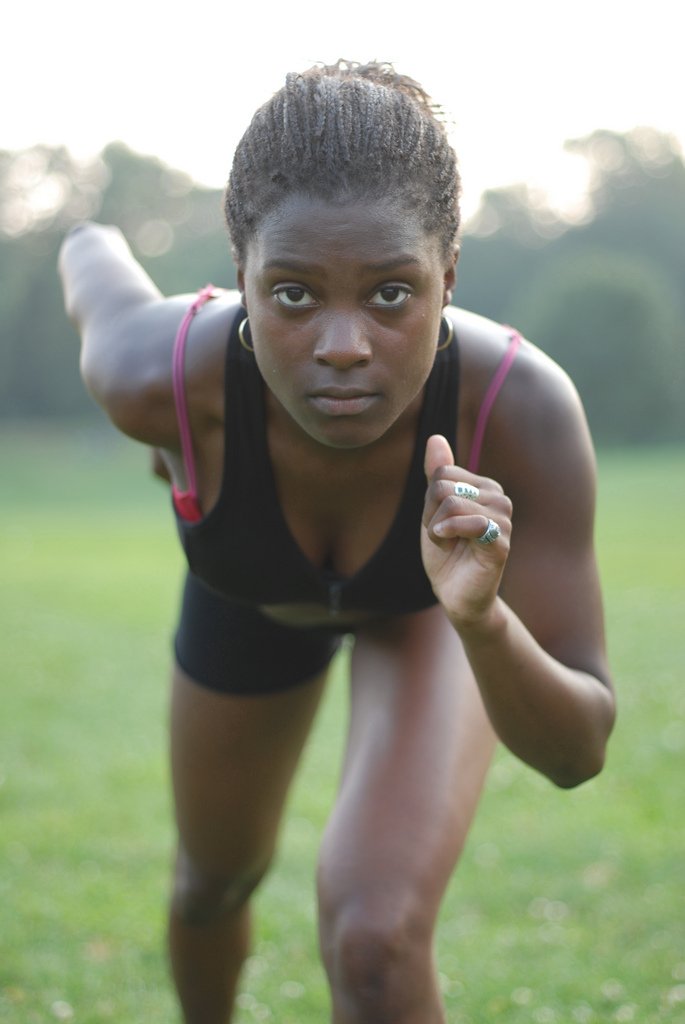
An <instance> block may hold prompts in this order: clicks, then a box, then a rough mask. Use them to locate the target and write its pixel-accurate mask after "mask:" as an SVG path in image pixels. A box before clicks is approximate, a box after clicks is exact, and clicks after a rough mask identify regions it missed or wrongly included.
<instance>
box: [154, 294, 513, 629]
mask: <svg viewBox="0 0 685 1024" xmlns="http://www.w3.org/2000/svg"><path fill="white" fill-rule="evenodd" d="M212 294H213V290H212V289H211V288H209V287H208V288H206V289H203V292H201V293H200V295H199V296H198V299H196V301H195V303H193V306H192V307H191V308H190V309H189V310H188V312H187V314H186V316H185V317H184V320H183V322H182V324H181V327H180V328H179V333H178V336H177V339H176V346H175V352H174V378H175V383H174V388H175V396H176V405H177V412H178V418H179V426H180V428H181V438H182V443H183V455H184V461H185V466H186V474H187V480H188V485H189V486H188V491H186V492H184V493H181V492H179V491H178V490H176V489H174V492H173V493H174V510H175V513H176V520H177V525H178V532H179V536H180V540H181V544H182V546H183V549H184V551H185V554H186V557H187V560H188V565H189V568H190V571H191V572H192V573H193V574H195V575H196V576H197V577H198V578H199V579H200V580H201V581H202V582H203V583H205V584H206V585H207V586H209V587H210V588H212V589H213V590H215V591H217V592H218V593H219V594H220V595H222V596H223V597H225V598H227V599H228V600H231V601H235V602H238V603H243V604H249V605H253V606H269V605H285V604H315V605H323V606H325V607H327V608H328V609H329V612H330V613H331V614H333V615H335V614H337V613H340V612H347V611H353V612H363V613H370V614H372V615H387V614H402V613H406V612H413V611H419V610H421V609H423V608H427V607H429V606H430V605H433V604H435V603H436V598H435V596H434V594H433V591H432V589H431V585H430V583H429V581H428V577H427V576H426V574H425V572H424V569H423V564H422V561H421V549H420V525H421V513H422V510H423V503H424V498H425V493H426V481H425V476H424V472H423V457H424V452H425V448H426V442H427V440H428V438H429V437H430V436H431V435H432V434H442V435H443V436H444V437H446V438H447V440H448V441H449V443H450V445H451V446H452V450H453V451H455V450H456V445H455V441H456V436H455V435H456V424H457V396H458V393H459V355H458V345H457V339H456V337H455V338H454V340H453V342H452V344H451V345H448V346H447V347H446V348H444V349H442V350H440V349H439V350H438V351H437V352H436V357H435V363H434V365H433V368H432V370H431V373H430V375H429V377H428V381H427V382H426V387H425V391H424V399H423V405H422V408H421V412H420V416H419V423H418V429H417V433H416V440H415V443H414V451H413V454H412V459H411V464H410V468H409V472H408V475H407V479H406V481H405V486H404V491H403V495H402V499H401V501H400V504H399V507H398V509H397V512H396V514H395V518H394V520H393V522H392V524H391V526H390V528H389V530H388V533H387V534H386V536H385V539H384V540H383V542H382V543H381V545H380V546H379V547H378V548H377V550H376V551H375V553H374V554H373V555H372V556H371V558H370V559H369V560H368V562H366V564H365V565H363V566H362V568H361V569H360V570H359V571H358V572H357V573H355V574H354V575H353V576H349V577H346V576H339V575H337V574H336V573H334V572H330V571H328V570H325V569H319V568H318V567H317V566H315V565H314V564H313V563H312V562H310V561H309V559H308V558H307V557H306V556H305V555H304V553H303V552H302V550H301V549H300V547H299V545H298V544H297V542H296V541H295V539H294V537H293V536H292V534H291V532H290V530H289V528H288V526H287V524H286V521H285V518H284V516H283V513H282V511H281V508H280V504H279V501H278V496H277V493H276V486H275V481H274V476H273V471H272V466H271V461H270V457H269V451H268V446H267V438H266V426H265V423H266V419H265V405H264V390H263V389H264V382H263V380H262V377H261V374H260V373H259V370H258V368H257V364H256V362H255V359H254V356H253V355H252V354H251V353H250V352H248V351H246V350H245V349H244V348H243V347H242V346H241V344H240V340H239V337H238V325H239V323H240V321H241V319H242V318H243V317H244V315H245V313H244V310H242V309H238V311H237V314H236V317H235V319H234V322H233V324H232V327H231V331H230V335H229V339H228V346H227V352H226V371H225V425H224V464H223V478H222V483H221V490H220V493H219V498H218V500H217V503H216V504H215V505H214V507H213V508H212V509H211V511H210V512H209V513H208V514H207V515H206V516H204V517H202V514H201V512H200V509H199V505H198V503H197V495H196V487H195V471H194V463H193V455H192V444H191V438H190V431H189V427H188V416H187V410H186V406H185V395H184V388H183V349H184V345H185V341H186V336H187V333H188V327H189V325H190V322H191V321H192V318H193V316H194V315H195V313H196V312H197V310H198V309H199V308H200V306H201V305H202V304H203V302H205V301H206V300H207V299H208V298H210V297H211V295H212ZM518 340H520V339H519V336H518V335H515V336H514V338H513V339H512V345H510V346H509V349H508V350H507V355H506V356H505V360H503V363H502V365H501V366H500V368H499V370H498V374H499V375H500V377H501V379H500V380H499V381H498V380H497V376H498V374H496V375H495V378H493V381H492V383H491V386H490V389H489V391H488V393H487V395H486V399H485V401H484V403H483V408H482V409H481V413H482V415H481V416H479V420H478V423H477V425H476V432H475V435H474V447H473V448H472V453H471V458H470V459H469V468H474V469H475V465H477V459H478V454H479V450H480V444H481V442H482V434H483V432H484V429H485V423H486V421H487V415H488V414H489V410H490V407H491V405H492V402H493V401H494V398H495V396H496V392H497V391H498V390H499V387H500V386H501V383H502V381H503V379H504V376H506V372H507V371H508V368H509V365H511V361H513V357H514V354H515V349H516V346H517V345H518ZM514 341H515V342H516V344H514V343H513V342H514ZM505 362H507V363H508V365H506V366H505ZM474 463H475V465H474Z"/></svg>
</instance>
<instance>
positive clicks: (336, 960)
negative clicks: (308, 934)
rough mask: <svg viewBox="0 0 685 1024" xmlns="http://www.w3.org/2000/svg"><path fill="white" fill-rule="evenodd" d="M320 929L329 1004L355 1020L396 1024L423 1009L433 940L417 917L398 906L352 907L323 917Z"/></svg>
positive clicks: (360, 903) (378, 903)
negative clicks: (329, 995) (339, 1006)
mask: <svg viewBox="0 0 685 1024" xmlns="http://www.w3.org/2000/svg"><path fill="white" fill-rule="evenodd" d="M320 927H321V948H322V956H323V960H324V963H325V965H326V970H327V972H328V976H329V979H330V984H331V990H332V994H333V998H334V1000H336V1001H337V1002H339V1003H340V1005H341V1006H344V1007H345V1008H346V1010H347V1012H348V1013H351V1014H354V1019H355V1020H359V1021H369V1022H373V1024H385V1022H388V1024H390V1022H392V1024H397V1022H400V1021H402V1020H405V1019H408V1017H409V1016H411V1014H412V1013H413V1008H415V1007H416V1006H419V1005H423V1003H424V1001H425V999H426V994H427V992H428V991H429V990H430V987H431V977H432V974H433V970H432V952H431V946H432V937H431V928H430V926H429V925H428V923H427V922H426V921H425V920H424V918H423V915H422V914H421V913H420V912H418V911H412V910H410V909H409V908H408V907H407V906H404V907H403V906H402V905H401V901H397V902H394V903H392V902H391V901H388V902H387V903H386V902H385V901H379V900H377V899H372V900H370V901H368V902H366V903H364V901H354V902H352V903H351V904H349V905H348V906H346V907H341V908H339V909H338V910H337V911H336V912H334V913H333V914H332V915H331V914H330V913H328V914H324V915H322V917H321V922H320ZM412 1019H414V1018H412Z"/></svg>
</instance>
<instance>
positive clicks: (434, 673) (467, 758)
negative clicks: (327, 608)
mask: <svg viewBox="0 0 685 1024" xmlns="http://www.w3.org/2000/svg"><path fill="white" fill-rule="evenodd" d="M351 671H352V678H351V717H350V729H349V740H348V745H347V751H346V757H345V765H344V771H343V779H342V784H341V788H340V793H339V797H338V800H337V803H336V807H335V809H334V812H333V814H332V816H331V820H330V822H329V825H328V828H327V832H326V836H325V839H324V844H323V847H322V859H321V868H320V878H321V883H322V885H321V899H322V903H323V907H322V909H323V911H324V913H325V911H326V905H325V904H326V902H328V907H329V909H330V908H331V907H333V908H334V907H336V906H340V905H341V904H345V903H346V904H348V905H349V904H350V903H353V904H355V903H356V904H357V905H359V906H362V907H365V908H368V907H370V906H372V907H378V904H379V901H381V902H383V901H384V902H385V903H386V904H387V903H390V904H392V906H393V907H394V911H393V912H394V913H400V914H401V913H402V910H403V909H404V910H406V913H407V914H410V915H411V914H414V913H415V912H416V909H417V907H420V908H421V913H422V914H423V915H424V917H425V920H426V921H427V922H432V920H434V917H435V915H436V913H437V910H438V906H439V903H440V899H441V897H442V894H443V892H444V889H445V886H446V884H447V881H448V879H449V876H450V874H451V872H452V870H453V869H454V866H455V864H456V861H457V859H458V857H459V854H460V852H461V849H462V847H463V844H464V841H465V839H466V835H467V832H468V829H469V826H470V824H471V821H472V819H473V816H474V813H475V810H476V807H477V803H478V799H479V796H480V793H481V790H482V787H483V784H484V780H485V777H486V774H487V770H488V766H489V764H490V761H491V758H492V753H493V750H494V747H495V743H496V740H495V736H494V733H493V730H492V727H491V725H490V723H489V720H488V718H487V715H486V712H485V710H484V707H483V703H482V700H481V698H480V694H479V692H478V687H477V684H476V682H475V679H474V677H473V673H472V672H471V669H470V666H469V663H468V660H467V658H466V656H465V654H464V651H463V648H462V645H461V642H460V641H459V638H458V636H457V634H456V632H455V631H454V629H453V628H452V626H451V625H450V624H449V622H448V621H447V619H446V617H445V615H444V613H443V611H442V609H441V608H439V607H435V608H431V609H429V610H428V611H425V612H420V613H418V614H416V615H412V616H407V617H404V618H402V619H400V620H397V621H395V622H393V623H389V624H387V625H385V626H382V627H378V628H375V629H373V630H365V631H363V632H361V633H360V634H359V635H358V638H357V642H356V645H355V650H354V652H353V656H352V665H351ZM403 902H404V903H406V904H407V905H406V906H405V907H404V908H402V906H401V904H402V903H403ZM410 904H411V905H410ZM333 912H334V913H335V911H333ZM381 913H382V908H381Z"/></svg>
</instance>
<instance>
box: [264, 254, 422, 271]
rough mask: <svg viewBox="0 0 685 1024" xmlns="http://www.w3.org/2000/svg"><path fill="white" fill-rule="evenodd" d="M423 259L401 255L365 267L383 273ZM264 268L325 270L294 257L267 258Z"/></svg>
mask: <svg viewBox="0 0 685 1024" xmlns="http://www.w3.org/2000/svg"><path fill="white" fill-rule="evenodd" d="M420 263H421V261H420V260H419V259H418V258H417V257H416V256H409V255H404V254H403V255H401V256H396V257H393V258H392V259H389V260H382V261H381V262H380V263H367V264H366V265H365V269H367V270H370V271H373V272H374V273H378V274H382V273H386V272H387V271H389V270H396V269H397V268H398V267H406V266H419V264H420ZM262 269H263V270H292V271H294V272H296V273H301V274H306V273H313V272H317V271H319V272H320V271H321V270H323V267H322V266H320V265H319V264H317V263H307V262H305V261H304V260H294V259H293V258H292V257H286V258H285V259H280V258H279V257H275V258H274V259H270V260H267V261H266V263H264V264H263V267H262Z"/></svg>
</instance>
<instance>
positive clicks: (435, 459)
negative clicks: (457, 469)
mask: <svg viewBox="0 0 685 1024" xmlns="http://www.w3.org/2000/svg"><path fill="white" fill-rule="evenodd" d="M453 465H454V455H453V454H452V449H451V448H450V445H449V441H448V440H447V438H445V437H443V436H442V435H441V434H433V435H432V436H431V437H429V438H428V441H427V442H426V456H425V459H424V463H423V467H424V470H425V473H426V479H427V480H428V482H429V483H430V481H431V480H432V478H433V474H434V473H435V471H436V470H438V469H441V468H442V466H453Z"/></svg>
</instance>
